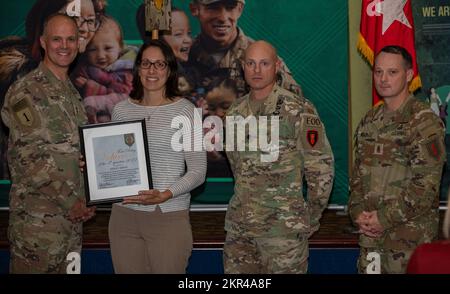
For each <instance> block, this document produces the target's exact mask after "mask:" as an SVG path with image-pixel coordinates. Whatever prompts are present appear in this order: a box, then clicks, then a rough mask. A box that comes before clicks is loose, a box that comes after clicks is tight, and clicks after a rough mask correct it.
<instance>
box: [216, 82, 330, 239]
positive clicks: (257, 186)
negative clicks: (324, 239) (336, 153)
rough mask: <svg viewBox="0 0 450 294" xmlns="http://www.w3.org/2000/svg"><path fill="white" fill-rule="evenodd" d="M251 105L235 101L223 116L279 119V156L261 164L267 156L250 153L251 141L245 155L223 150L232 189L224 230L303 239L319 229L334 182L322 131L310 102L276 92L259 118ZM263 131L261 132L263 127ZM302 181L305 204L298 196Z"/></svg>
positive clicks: (327, 147)
mask: <svg viewBox="0 0 450 294" xmlns="http://www.w3.org/2000/svg"><path fill="white" fill-rule="evenodd" d="M249 99H250V98H249V95H246V96H244V97H242V98H241V99H239V100H237V101H236V102H235V103H234V104H233V105H232V106H231V107H230V109H229V111H228V112H227V115H228V116H242V117H243V118H248V117H249V116H252V115H253V116H255V117H256V118H257V120H258V121H259V120H260V116H268V118H267V120H268V121H270V118H269V117H273V116H275V117H276V116H278V118H279V149H278V150H279V156H278V158H276V159H275V161H273V162H263V161H262V160H261V155H264V153H267V152H265V151H263V150H261V148H260V147H258V148H257V151H248V150H249V149H248V145H249V144H248V141H249V140H246V149H245V151H229V150H228V146H227V155H228V158H229V160H230V164H231V168H232V170H233V174H234V179H235V187H234V195H233V197H232V199H231V200H230V203H229V206H228V211H227V214H226V218H225V229H226V230H227V231H229V232H232V233H235V234H245V235H246V236H253V237H262V236H263V237H274V236H288V235H289V236H293V235H296V234H301V235H306V236H307V235H308V234H310V233H312V232H314V231H315V230H317V229H318V228H319V219H320V217H321V215H322V212H323V210H324V209H325V207H326V205H327V203H328V198H329V196H330V192H331V188H332V184H333V178H334V159H333V153H332V150H331V146H330V144H329V142H328V139H327V137H326V134H325V128H324V125H323V123H322V122H321V121H320V118H319V116H318V114H317V111H316V109H315V107H314V105H313V104H312V103H311V102H309V101H308V100H307V99H305V98H304V97H299V96H296V95H294V94H292V93H291V92H289V91H287V90H285V89H282V88H280V87H278V86H274V89H273V90H272V93H271V94H270V95H269V96H268V97H267V98H266V100H265V101H264V103H263V104H262V106H261V109H260V110H259V111H258V113H252V110H251V108H250V104H249ZM228 127H229V126H228ZM270 128H271V126H268V127H267V129H270ZM261 131H262V132H265V130H264V129H263V128H262V127H260V128H259V130H258V132H261ZM238 132H239V131H238ZM270 137H271V136H270V134H268V135H267V138H270ZM227 140H228V139H227ZM227 144H228V142H227ZM234 150H236V149H234ZM303 176H304V177H305V178H306V182H307V186H308V190H307V196H308V201H305V200H304V198H303V195H302V187H303Z"/></svg>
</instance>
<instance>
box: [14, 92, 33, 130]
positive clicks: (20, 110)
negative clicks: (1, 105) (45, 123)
mask: <svg viewBox="0 0 450 294" xmlns="http://www.w3.org/2000/svg"><path fill="white" fill-rule="evenodd" d="M12 111H13V113H14V118H15V120H16V121H17V122H18V123H19V124H20V126H22V127H23V128H25V129H34V128H37V127H39V125H40V120H39V115H37V113H36V110H35V109H34V107H33V105H32V103H31V102H30V101H29V99H28V98H23V99H22V100H19V101H18V102H16V103H15V104H14V105H13V106H12Z"/></svg>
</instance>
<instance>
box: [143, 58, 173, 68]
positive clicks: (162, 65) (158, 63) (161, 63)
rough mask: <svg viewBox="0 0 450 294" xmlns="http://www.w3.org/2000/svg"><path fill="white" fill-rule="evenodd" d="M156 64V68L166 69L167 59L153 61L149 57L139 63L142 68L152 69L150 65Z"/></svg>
mask: <svg viewBox="0 0 450 294" xmlns="http://www.w3.org/2000/svg"><path fill="white" fill-rule="evenodd" d="M152 65H153V66H154V68H155V69H156V70H164V69H165V68H166V67H167V61H164V60H156V61H155V62H151V61H150V60H148V59H144V60H142V61H141V63H140V64H139V67H140V68H142V69H150V67H152Z"/></svg>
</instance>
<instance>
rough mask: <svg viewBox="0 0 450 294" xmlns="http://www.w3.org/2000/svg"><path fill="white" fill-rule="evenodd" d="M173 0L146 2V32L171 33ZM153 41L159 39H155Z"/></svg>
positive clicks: (149, 0)
mask: <svg viewBox="0 0 450 294" xmlns="http://www.w3.org/2000/svg"><path fill="white" fill-rule="evenodd" d="M170 18H171V0H145V30H146V31H149V32H158V31H170V30H171V27H170ZM153 39H157V35H156V37H153Z"/></svg>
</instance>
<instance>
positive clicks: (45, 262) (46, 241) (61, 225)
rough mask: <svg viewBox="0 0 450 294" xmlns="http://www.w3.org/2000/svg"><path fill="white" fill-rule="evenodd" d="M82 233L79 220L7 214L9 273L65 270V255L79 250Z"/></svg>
mask: <svg viewBox="0 0 450 294" xmlns="http://www.w3.org/2000/svg"><path fill="white" fill-rule="evenodd" d="M81 234H82V224H73V223H71V222H70V221H68V220H67V219H65V218H64V217H63V216H54V215H51V216H46V217H44V218H33V217H15V216H10V226H9V230H8V235H9V240H10V252H11V260H10V273H12V274H38V273H46V274H50V273H52V274H63V273H66V268H67V266H68V264H69V262H68V261H66V258H67V255H68V254H69V253H70V252H77V253H80V254H81Z"/></svg>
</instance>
